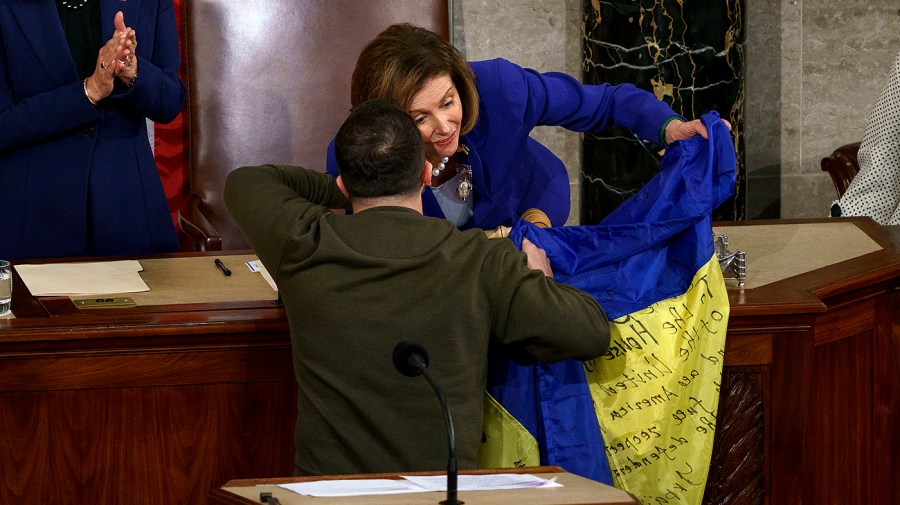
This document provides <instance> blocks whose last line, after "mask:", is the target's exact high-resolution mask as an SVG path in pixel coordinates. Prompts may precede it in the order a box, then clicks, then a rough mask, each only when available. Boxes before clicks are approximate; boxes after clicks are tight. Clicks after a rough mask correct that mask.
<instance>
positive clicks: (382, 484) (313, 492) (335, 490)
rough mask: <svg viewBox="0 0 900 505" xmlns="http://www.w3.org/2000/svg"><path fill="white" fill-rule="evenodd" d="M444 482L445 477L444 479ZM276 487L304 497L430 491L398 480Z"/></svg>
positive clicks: (320, 482) (311, 483)
mask: <svg viewBox="0 0 900 505" xmlns="http://www.w3.org/2000/svg"><path fill="white" fill-rule="evenodd" d="M444 479H445V480H446V477H444ZM278 487H282V488H284V489H288V490H291V491H293V492H295V493H300V494H302V495H306V496H319V497H325V496H361V495H367V494H403V493H424V492H427V491H430V490H429V489H425V488H422V487H419V486H417V485H415V484H413V483H411V482H409V481H405V480H398V479H345V480H317V481H313V482H298V483H296V484H279V485H278Z"/></svg>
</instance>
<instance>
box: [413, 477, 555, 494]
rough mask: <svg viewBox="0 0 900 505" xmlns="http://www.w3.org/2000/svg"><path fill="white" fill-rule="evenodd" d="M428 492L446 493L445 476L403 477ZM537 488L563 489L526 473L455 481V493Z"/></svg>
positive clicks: (552, 482) (553, 482) (552, 481)
mask: <svg viewBox="0 0 900 505" xmlns="http://www.w3.org/2000/svg"><path fill="white" fill-rule="evenodd" d="M403 478H404V479H406V480H408V481H410V482H413V483H415V484H417V485H419V486H421V487H423V488H425V489H427V490H429V491H446V490H447V476H446V475H434V476H418V475H416V476H406V475H404V476H403ZM537 487H563V485H562V484H560V483H558V482H556V477H553V478H552V479H549V480H548V479H542V478H540V477H537V476H535V475H531V474H528V473H497V474H490V475H460V476H459V477H458V478H457V481H456V490H457V491H489V490H492V489H523V488H537Z"/></svg>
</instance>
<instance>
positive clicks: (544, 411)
mask: <svg viewBox="0 0 900 505" xmlns="http://www.w3.org/2000/svg"><path fill="white" fill-rule="evenodd" d="M701 119H702V121H703V123H704V124H705V125H706V127H707V129H708V131H709V138H710V140H709V141H706V140H704V139H703V138H702V137H700V136H695V137H693V138H691V139H688V140H685V141H681V142H676V143H674V144H673V145H671V146H669V147H668V148H667V150H666V154H665V156H664V157H663V161H662V165H661V168H660V173H659V174H657V176H656V177H654V178H653V179H652V180H651V181H650V182H649V183H648V184H647V185H646V186H644V188H642V189H641V191H640V192H638V193H637V194H636V195H634V196H633V197H631V198H630V199H628V200H626V201H625V202H623V203H622V205H620V206H619V207H618V208H617V209H616V210H615V212H613V213H612V214H610V215H609V216H607V217H606V218H605V219H604V220H603V221H602V222H601V223H600V224H598V225H595V226H573V227H562V228H548V229H541V228H537V227H535V226H534V225H532V224H531V223H528V222H525V221H522V220H520V221H519V222H517V223H516V224H515V226H514V227H513V230H512V232H511V233H510V238H512V239H513V240H514V241H515V242H516V243H517V245H519V246H520V247H521V241H522V238H523V237H528V238H529V239H530V240H531V241H532V242H534V243H535V245H537V246H538V247H541V248H543V249H544V250H546V251H547V255H548V257H549V258H550V262H551V265H552V267H553V269H554V277H555V279H556V280H558V281H560V282H565V283H568V284H571V285H573V286H576V287H578V288H580V289H583V290H585V291H587V292H589V293H591V294H592V295H593V296H594V298H596V299H597V301H598V302H599V303H600V305H601V306H602V307H603V308H604V310H605V311H606V312H607V315H608V317H609V318H610V319H616V318H619V317H621V316H624V315H626V314H630V313H632V312H635V311H637V310H641V309H644V308H646V307H648V306H650V305H652V304H653V303H655V302H658V301H660V300H664V299H667V298H671V297H672V296H677V295H681V294H683V293H684V292H685V291H687V288H688V287H689V285H690V282H691V280H692V279H693V277H694V274H695V273H696V272H697V270H699V269H700V267H702V266H703V265H705V264H706V263H707V262H708V261H709V260H710V259H711V258H712V255H713V252H714V245H713V236H712V233H713V232H712V212H713V210H714V209H715V208H716V207H717V206H719V205H720V204H721V203H722V202H724V201H725V200H726V199H727V198H728V197H729V196H731V195H732V194H733V193H734V184H735V167H736V157H735V153H734V146H733V144H732V140H731V136H730V134H729V132H728V129H727V127H726V126H725V125H724V123H722V122H721V121H719V115H718V114H717V113H715V112H710V113H708V114H705V115H704V116H703V117H702V118H701ZM488 391H489V392H490V393H491V394H492V395H493V396H494V398H495V399H497V401H498V402H500V404H501V405H503V406H504V407H505V408H506V409H507V411H509V412H510V414H512V415H513V416H514V417H516V419H518V420H519V421H520V422H521V423H522V424H523V425H524V426H525V428H526V429H528V430H529V432H531V433H532V435H534V436H535V438H536V439H537V440H538V443H539V445H540V448H541V463H542V464H549V465H559V466H561V467H563V468H565V469H566V470H568V471H569V472H572V473H575V474H578V475H581V476H584V477H588V478H591V479H594V480H598V481H600V482H605V483H607V484H612V477H611V475H610V470H609V464H608V462H607V460H606V455H605V454H604V450H603V441H602V436H601V434H600V428H599V424H598V422H597V417H596V413H595V411H594V407H593V401H592V400H591V395H590V391H589V390H588V386H587V382H586V378H585V374H584V367H583V365H582V363H581V362H579V361H573V360H567V361H562V362H558V363H554V364H551V365H547V364H544V363H540V362H534V361H533V362H528V363H525V362H522V361H518V362H517V361H515V360H511V359H510V357H509V356H500V355H499V353H498V356H497V358H496V359H495V360H494V361H493V362H492V370H491V375H490V377H489V385H488Z"/></svg>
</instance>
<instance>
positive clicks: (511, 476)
mask: <svg viewBox="0 0 900 505" xmlns="http://www.w3.org/2000/svg"><path fill="white" fill-rule="evenodd" d="M279 487H282V488H284V489H288V490H290V491H293V492H295V493H299V494H302V495H306V496H319V497H325V496H361V495H370V494H403V493H426V492H430V491H447V475H434V476H427V477H422V476H402V480H400V479H346V480H319V481H313V482H299V483H296V484H280V485H279ZM538 487H563V485H562V484H560V483H558V482H556V477H553V478H552V479H549V480H548V479H542V478H540V477H536V476H534V475H531V474H527V473H526V474H520V473H502V474H493V475H460V476H458V478H457V481H456V488H457V491H490V490H495V489H523V488H538Z"/></svg>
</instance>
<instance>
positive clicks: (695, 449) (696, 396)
mask: <svg viewBox="0 0 900 505" xmlns="http://www.w3.org/2000/svg"><path fill="white" fill-rule="evenodd" d="M728 314H729V304H728V295H727V293H726V290H725V281H724V279H723V278H722V271H721V269H720V267H719V265H718V260H717V259H716V258H715V256H713V258H712V259H711V260H710V261H709V262H708V263H707V264H706V265H705V266H703V267H702V268H701V269H700V270H699V271H698V272H697V274H696V276H695V277H694V279H693V281H692V282H691V286H690V288H689V289H688V291H687V292H686V293H685V294H684V295H682V296H677V297H674V298H670V299H668V300H662V301H660V302H657V303H655V304H653V305H651V306H650V307H648V308H647V309H644V310H641V311H638V312H634V313H631V314H629V315H627V316H624V317H621V318H619V319H617V320H615V321H610V327H611V341H610V352H609V354H607V355H605V356H601V357H600V358H598V359H596V360H592V361H589V362H585V371H586V373H587V379H588V384H589V387H590V390H591V396H592V397H593V398H594V405H595V408H596V411H597V417H598V419H599V421H600V429H601V431H602V432H603V440H604V444H605V449H606V455H607V458H608V459H609V466H610V469H611V470H612V476H613V481H614V483H615V486H616V487H618V488H620V489H624V490H626V491H628V492H630V493H631V494H633V495H635V496H636V497H637V498H638V500H640V501H641V502H642V503H669V504H697V505H699V504H700V503H701V500H702V498H703V491H704V489H705V487H706V477H707V474H708V472H709V461H710V457H711V455H712V445H713V438H714V435H715V422H716V411H717V409H718V403H719V384H720V383H721V378H722V361H723V358H724V355H725V330H726V327H727V325H728Z"/></svg>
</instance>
